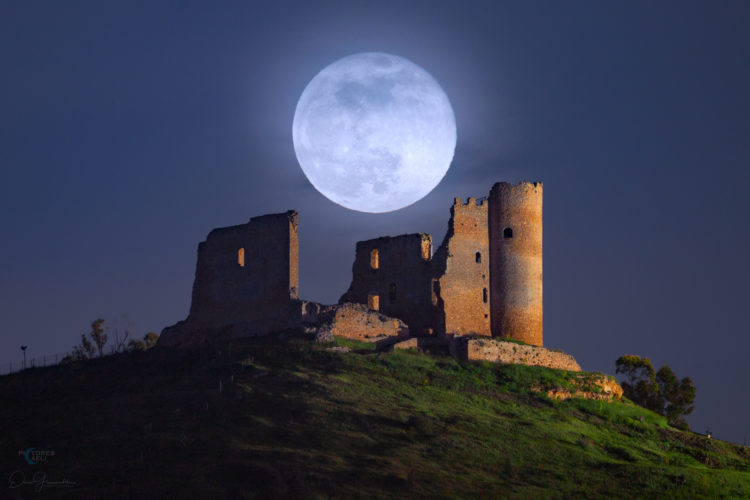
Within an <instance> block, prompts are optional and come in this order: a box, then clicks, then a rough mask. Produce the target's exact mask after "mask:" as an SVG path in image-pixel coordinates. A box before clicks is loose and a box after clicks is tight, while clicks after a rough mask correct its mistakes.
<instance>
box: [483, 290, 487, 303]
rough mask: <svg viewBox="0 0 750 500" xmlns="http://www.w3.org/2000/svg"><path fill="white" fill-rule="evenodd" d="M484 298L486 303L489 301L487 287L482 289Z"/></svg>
mask: <svg viewBox="0 0 750 500" xmlns="http://www.w3.org/2000/svg"><path fill="white" fill-rule="evenodd" d="M482 300H483V301H484V303H485V304H486V303H487V289H486V288H485V289H483V290H482Z"/></svg>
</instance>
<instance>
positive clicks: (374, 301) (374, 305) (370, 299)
mask: <svg viewBox="0 0 750 500" xmlns="http://www.w3.org/2000/svg"><path fill="white" fill-rule="evenodd" d="M367 307H368V308H370V309H372V310H373V311H377V310H378V309H380V296H379V295H378V294H376V293H371V294H370V295H368V296H367Z"/></svg>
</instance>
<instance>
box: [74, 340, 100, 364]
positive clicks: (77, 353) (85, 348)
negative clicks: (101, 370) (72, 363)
mask: <svg viewBox="0 0 750 500" xmlns="http://www.w3.org/2000/svg"><path fill="white" fill-rule="evenodd" d="M94 353H96V349H95V348H94V344H92V343H91V341H90V340H89V339H87V338H86V335H84V334H81V345H77V346H73V354H72V357H73V359H77V360H82V359H89V358H93V357H94Z"/></svg>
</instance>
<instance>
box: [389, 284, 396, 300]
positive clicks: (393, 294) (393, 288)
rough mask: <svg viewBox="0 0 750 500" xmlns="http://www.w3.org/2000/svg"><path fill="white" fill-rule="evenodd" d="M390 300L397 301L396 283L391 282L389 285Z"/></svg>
mask: <svg viewBox="0 0 750 500" xmlns="http://www.w3.org/2000/svg"><path fill="white" fill-rule="evenodd" d="M388 300H389V301H390V302H391V304H393V303H394V302H396V284H395V283H391V286H390V287H388Z"/></svg>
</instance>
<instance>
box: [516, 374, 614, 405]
mask: <svg viewBox="0 0 750 500" xmlns="http://www.w3.org/2000/svg"><path fill="white" fill-rule="evenodd" d="M586 385H588V386H589V387H588V390H586V389H584V388H583V387H581V389H572V390H571V389H565V388H561V387H554V388H549V387H533V388H532V389H531V390H533V391H534V392H541V393H543V394H546V395H547V397H548V398H551V399H557V400H562V401H564V400H566V399H570V398H582V399H597V400H603V401H613V400H615V401H619V400H621V399H622V394H623V392H622V387H620V384H618V383H617V381H615V380H614V379H613V378H612V377H610V376H608V375H593V376H592V378H590V379H588V380H587V381H586ZM591 386H594V387H593V388H592V387H591ZM592 389H594V390H592Z"/></svg>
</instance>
